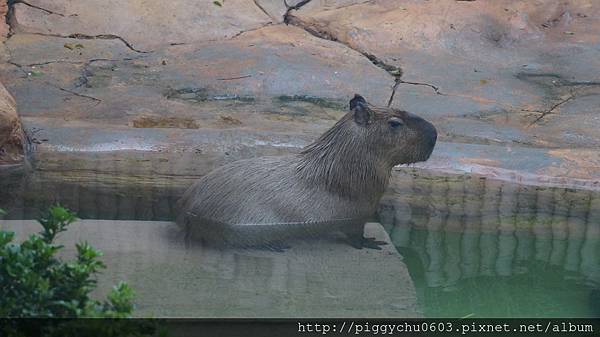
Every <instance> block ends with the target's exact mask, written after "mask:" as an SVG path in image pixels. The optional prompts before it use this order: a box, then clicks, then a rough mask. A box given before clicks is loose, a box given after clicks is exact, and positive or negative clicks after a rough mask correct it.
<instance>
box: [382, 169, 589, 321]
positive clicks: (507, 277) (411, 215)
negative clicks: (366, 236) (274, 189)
mask: <svg viewBox="0 0 600 337" xmlns="http://www.w3.org/2000/svg"><path fill="white" fill-rule="evenodd" d="M380 218H381V221H382V223H383V224H384V225H385V226H386V227H387V229H388V233H389V234H390V236H391V238H392V241H393V242H394V244H395V246H396V248H397V249H398V251H399V252H400V253H401V254H402V255H403V256H404V258H405V263H406V264H407V266H408V268H409V272H410V274H411V277H412V279H413V282H414V284H415V287H416V289H417V295H418V299H419V302H420V305H421V308H422V310H423V312H424V314H425V315H426V316H427V317H465V316H470V317H600V287H599V285H600V196H599V195H598V194H597V193H592V192H589V191H578V190H568V189H559V188H539V187H528V186H521V185H511V184H506V183H502V182H497V181H490V180H485V179H477V178H472V177H468V176H460V177H455V178H434V177H426V176H425V177H423V176H417V175H407V176H405V177H403V179H401V181H397V182H396V183H395V185H394V186H393V187H392V191H391V192H390V193H388V195H387V196H386V198H385V200H384V202H383V205H382V207H381V210H380Z"/></svg>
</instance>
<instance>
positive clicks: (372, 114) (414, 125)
mask: <svg viewBox="0 0 600 337" xmlns="http://www.w3.org/2000/svg"><path fill="white" fill-rule="evenodd" d="M348 115H351V116H352V122H353V123H354V125H353V127H352V129H353V132H355V133H356V137H357V138H362V139H364V140H365V141H366V142H368V144H369V147H370V148H371V150H372V151H375V152H378V153H380V154H381V155H382V156H383V157H385V159H386V161H387V162H388V163H389V164H390V165H399V164H412V163H416V162H420V161H426V160H427V159H429V156H430V155H431V152H432V151H433V148H434V146H435V142H436V139H437V131H436V130H435V127H434V126H433V125H432V124H431V123H429V122H428V121H426V120H424V119H423V118H421V117H418V116H415V115H413V114H411V113H409V112H406V111H402V110H396V109H391V108H379V107H374V106H372V105H370V104H368V103H367V102H366V101H365V99H364V98H363V97H362V96H360V95H355V96H354V98H352V100H350V113H349V114H348Z"/></svg>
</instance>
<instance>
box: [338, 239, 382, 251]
mask: <svg viewBox="0 0 600 337" xmlns="http://www.w3.org/2000/svg"><path fill="white" fill-rule="evenodd" d="M348 242H349V243H350V246H352V247H354V248H356V249H363V248H369V249H377V250H381V246H383V245H387V242H385V241H378V240H376V239H375V238H365V237H357V238H350V239H349V240H348Z"/></svg>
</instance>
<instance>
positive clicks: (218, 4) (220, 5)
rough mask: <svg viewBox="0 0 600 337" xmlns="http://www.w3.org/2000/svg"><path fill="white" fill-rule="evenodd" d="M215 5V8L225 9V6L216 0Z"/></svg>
mask: <svg viewBox="0 0 600 337" xmlns="http://www.w3.org/2000/svg"><path fill="white" fill-rule="evenodd" d="M213 4H214V5H215V6H219V7H223V4H221V3H220V2H219V1H216V0H215V1H213Z"/></svg>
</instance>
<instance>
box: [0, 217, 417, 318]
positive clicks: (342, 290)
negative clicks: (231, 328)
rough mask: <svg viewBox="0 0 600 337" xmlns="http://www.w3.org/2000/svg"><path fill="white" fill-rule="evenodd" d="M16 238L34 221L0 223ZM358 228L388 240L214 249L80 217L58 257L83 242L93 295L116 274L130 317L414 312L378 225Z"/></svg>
mask: <svg viewBox="0 0 600 337" xmlns="http://www.w3.org/2000/svg"><path fill="white" fill-rule="evenodd" d="M0 223H1V224H0V228H1V229H2V230H10V231H15V232H16V233H17V240H18V241H19V242H20V241H22V240H23V239H24V238H26V237H27V235H29V234H31V233H34V232H37V231H39V229H40V228H41V227H40V226H39V225H38V224H37V222H35V221H32V220H11V221H1V222H0ZM365 234H366V235H367V236H370V237H375V238H377V239H378V240H383V241H386V242H388V245H385V246H384V247H383V249H382V250H380V251H377V250H369V249H362V250H357V249H354V248H352V247H350V246H348V245H345V244H342V243H338V242H332V241H315V242H297V243H292V248H291V249H289V250H288V251H286V252H285V253H276V252H269V251H260V250H216V249H209V248H207V247H202V246H201V245H199V244H186V243H185V242H184V240H183V237H182V235H181V233H180V232H179V230H178V228H177V227H176V226H175V225H174V224H173V223H171V222H149V221H104V220H83V221H79V222H77V223H75V224H73V225H71V228H70V229H69V230H68V231H67V232H66V233H63V234H62V235H61V237H60V239H59V242H60V243H61V244H64V245H65V247H66V250H67V251H66V254H67V255H73V254H74V244H75V243H76V242H79V241H82V240H87V241H88V242H89V243H90V244H92V245H93V246H94V247H96V248H98V249H100V250H101V251H103V252H104V254H105V255H104V258H103V261H104V262H105V263H106V264H107V266H108V269H107V270H106V271H105V272H104V273H103V274H102V275H100V276H99V290H98V293H97V295H98V296H103V294H105V293H106V292H107V291H108V290H109V289H110V287H111V286H112V285H114V284H115V283H116V282H118V281H120V280H124V281H127V282H129V284H130V285H131V286H132V287H133V288H134V290H135V291H136V293H137V297H136V304H137V310H136V316H140V317H147V316H153V317H418V316H420V315H421V314H420V313H419V309H418V307H417V297H416V292H415V289H414V285H413V283H412V281H411V279H410V276H409V274H408V269H407V268H406V265H405V264H404V262H403V261H402V257H401V256H400V255H399V254H398V252H397V251H396V249H395V248H394V246H393V245H392V244H391V240H390V238H389V237H388V235H387V234H386V232H385V231H384V229H383V227H382V226H381V225H379V224H376V223H370V224H367V226H366V228H365Z"/></svg>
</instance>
